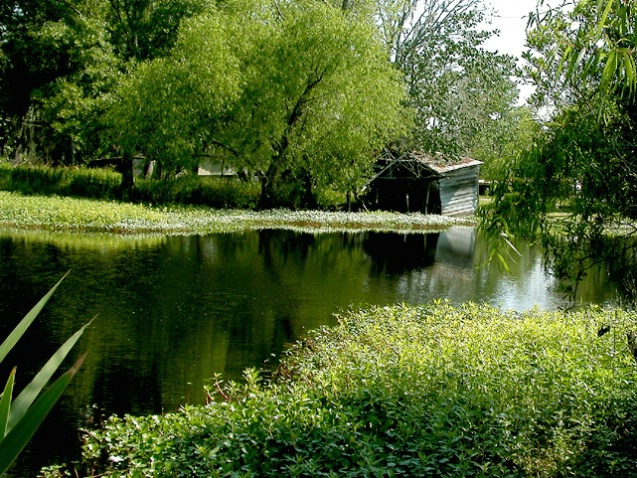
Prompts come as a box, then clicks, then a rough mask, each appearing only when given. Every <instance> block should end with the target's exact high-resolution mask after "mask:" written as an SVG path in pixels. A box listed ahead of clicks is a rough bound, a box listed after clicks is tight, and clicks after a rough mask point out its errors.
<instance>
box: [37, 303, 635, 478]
mask: <svg viewBox="0 0 637 478" xmlns="http://www.w3.org/2000/svg"><path fill="white" fill-rule="evenodd" d="M601 326H610V329H609V332H608V333H605V334H602V335H601V336H600V334H599V333H598V331H599V329H600V327H601ZM635 326H637V323H636V316H635V313H634V312H626V311H622V310H614V311H609V310H603V309H600V308H589V309H586V310H584V311H581V312H577V313H563V312H540V311H539V310H532V311H529V312H526V313H522V314H517V313H510V312H506V311H501V310H499V309H497V308H493V307H490V306H487V305H475V304H472V303H467V304H464V305H460V306H452V305H451V304H450V303H448V302H443V301H434V302H431V303H429V304H427V305H424V306H393V307H374V308H371V309H369V310H356V311H350V312H348V313H345V314H343V315H342V316H341V317H340V323H339V325H338V326H336V327H333V328H323V329H320V330H318V331H315V332H314V333H311V334H310V335H309V336H308V337H307V338H306V339H305V340H304V341H303V342H300V343H298V344H296V345H295V346H294V347H293V348H292V349H291V352H290V354H289V356H288V357H287V358H286V359H285V360H284V361H283V363H282V365H281V368H280V370H279V371H278V374H277V375H276V376H275V379H273V381H272V382H270V383H264V382H263V381H262V380H261V379H260V377H259V374H258V373H256V372H254V371H247V372H246V383H245V384H242V385H238V384H226V385H223V384H221V385H219V386H218V387H212V388H213V390H218V391H219V392H218V399H217V400H216V401H213V402H211V403H210V404H209V405H206V406H188V407H185V408H184V409H183V410H182V411H181V412H178V413H171V414H167V415H163V416H148V417H131V416H127V417H124V418H117V417H113V418H111V419H110V420H108V422H107V423H106V424H105V426H104V427H103V428H102V429H100V430H97V431H92V432H90V433H88V434H87V436H86V443H85V445H84V455H83V462H82V465H81V466H82V467H84V468H85V470H91V471H90V473H93V475H92V476H112V477H115V476H118V477H119V476H128V477H133V476H134V477H151V476H152V477H172V476H193V477H199V476H201V477H211V476H228V477H238V476H255V477H256V476H259V477H270V476H272V477H274V476H276V477H288V476H308V477H310V476H334V477H335V476H339V477H362V476H374V477H376V476H378V477H380V476H388V477H389V476H409V477H414V476H428V477H468V476H476V477H477V476H481V477H487V476H488V477H566V476H581V477H600V476H622V477H636V476H637V367H636V364H635V361H634V358H633V356H632V355H631V353H630V351H629V349H628V346H627V343H626V340H625V332H626V328H629V329H631V330H634V327H635ZM53 470H55V468H53ZM52 473H53V472H52ZM49 476H55V475H53V474H51V475H49Z"/></svg>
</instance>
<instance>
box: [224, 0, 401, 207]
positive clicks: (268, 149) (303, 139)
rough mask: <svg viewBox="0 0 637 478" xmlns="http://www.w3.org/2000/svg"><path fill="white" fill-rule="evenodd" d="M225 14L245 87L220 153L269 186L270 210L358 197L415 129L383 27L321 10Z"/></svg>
mask: <svg viewBox="0 0 637 478" xmlns="http://www.w3.org/2000/svg"><path fill="white" fill-rule="evenodd" d="M226 11H227V15H228V18H229V19H231V22H230V23H231V24H232V28H234V29H235V30H234V31H235V33H234V34H233V35H232V36H233V38H235V39H236V40H237V41H236V42H235V44H234V45H235V54H236V56H237V58H238V59H239V60H240V62H241V67H240V69H241V71H242V74H243V82H244V83H243V89H242V94H241V97H240V98H239V100H238V101H237V102H236V104H235V107H234V109H233V111H232V114H231V116H230V117H231V120H230V122H229V123H228V128H227V130H226V134H225V137H224V138H223V139H222V140H221V141H218V142H216V143H215V144H216V145H217V146H218V149H220V150H221V151H225V152H226V153H227V152H230V157H231V158H232V159H233V160H234V161H235V164H236V165H237V167H242V168H245V169H246V170H247V171H249V172H252V173H255V174H256V175H257V176H258V177H259V178H260V179H261V183H262V198H261V199H262V200H261V204H262V206H263V207H271V206H275V205H281V204H286V205H301V206H312V205H313V204H314V202H315V201H316V194H317V193H318V192H320V191H323V190H325V189H329V188H331V189H336V190H340V191H342V192H349V191H355V190H356V189H357V188H358V187H360V186H361V185H362V183H363V181H364V178H365V172H366V171H367V170H369V168H370V167H371V165H372V164H373V161H374V152H375V151H378V150H379V149H380V148H381V147H382V146H383V145H384V144H385V143H386V142H387V141H388V140H390V139H393V138H395V137H397V136H399V135H400V134H402V133H403V132H405V131H406V127H408V125H409V117H408V115H407V114H405V113H406V111H405V110H404V109H403V107H402V105H401V103H402V101H403V100H404V98H405V88H404V86H403V83H402V82H401V79H400V73H399V71H398V70H397V69H396V68H394V67H393V66H392V65H391V63H390V62H389V58H388V56H387V53H386V50H385V49H384V47H383V44H382V42H381V41H380V38H379V37H378V31H377V29H376V27H375V25H374V24H373V23H372V22H371V21H369V20H366V19H365V18H361V16H360V15H354V14H352V13H351V12H350V11H349V10H346V9H345V10H344V9H343V8H340V7H338V6H331V5H327V4H323V3H319V2H314V1H299V2H285V3H283V2H282V3H280V4H276V3H273V2H269V1H263V2H260V3H259V2H245V3H239V2H237V3H231V4H230V5H229V6H228V7H227V10H226ZM222 144H225V145H226V147H225V148H224V147H223V146H220V145H222Z"/></svg>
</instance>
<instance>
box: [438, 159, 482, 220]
mask: <svg viewBox="0 0 637 478" xmlns="http://www.w3.org/2000/svg"><path fill="white" fill-rule="evenodd" d="M479 173H480V166H472V167H467V168H462V169H458V170H455V171H450V172H448V173H446V174H445V177H444V178H443V179H441V180H440V203H441V205H442V214H443V215H445V216H465V215H471V214H473V213H475V211H476V208H477V207H478V175H479Z"/></svg>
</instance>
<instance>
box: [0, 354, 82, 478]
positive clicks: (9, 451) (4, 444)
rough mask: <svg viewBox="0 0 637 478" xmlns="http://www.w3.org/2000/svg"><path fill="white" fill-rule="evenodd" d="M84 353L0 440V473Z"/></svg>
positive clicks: (68, 380) (48, 410)
mask: <svg viewBox="0 0 637 478" xmlns="http://www.w3.org/2000/svg"><path fill="white" fill-rule="evenodd" d="M85 358H86V354H84V355H82V357H80V358H79V359H78V360H77V362H75V364H74V365H73V367H71V368H70V369H69V370H68V371H67V372H66V373H64V375H62V376H61V377H60V378H58V379H57V380H56V381H55V382H54V383H53V385H51V387H50V388H49V389H48V390H47V391H46V392H44V393H43V394H42V396H41V397H40V398H39V399H38V400H37V401H36V402H35V403H34V404H33V406H32V407H31V408H30V409H29V410H28V411H27V413H26V414H25V415H24V417H22V420H21V421H20V425H19V426H17V427H14V428H13V429H12V430H11V431H10V432H9V433H7V435H6V436H5V437H4V438H3V439H2V441H0V474H2V473H4V472H5V471H7V469H8V468H9V466H11V463H13V461H14V460H15V459H16V457H17V456H18V454H19V453H20V452H21V451H22V449H23V448H24V447H25V445H26V444H27V443H28V441H29V440H30V439H31V437H32V436H33V434H34V433H35V432H36V430H37V429H38V427H39V426H40V424H41V423H42V422H43V421H44V419H45V418H46V416H47V415H48V413H49V412H50V411H51V409H52V408H53V405H55V403H56V402H57V401H58V399H59V398H60V396H61V395H62V393H63V392H64V390H65V389H66V387H67V385H68V384H69V382H70V381H71V379H72V378H73V376H74V375H75V374H76V373H77V371H78V369H79V368H80V366H81V365H82V362H84V359H85Z"/></svg>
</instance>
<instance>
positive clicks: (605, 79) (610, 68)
mask: <svg viewBox="0 0 637 478" xmlns="http://www.w3.org/2000/svg"><path fill="white" fill-rule="evenodd" d="M615 71H617V51H616V50H612V51H611V52H610V53H609V54H608V58H607V59H606V65H605V66H604V71H603V72H602V81H601V83H602V85H604V86H605V87H607V86H608V85H609V84H610V83H611V79H612V77H613V75H615Z"/></svg>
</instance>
